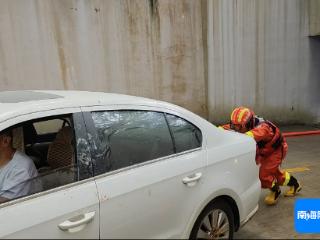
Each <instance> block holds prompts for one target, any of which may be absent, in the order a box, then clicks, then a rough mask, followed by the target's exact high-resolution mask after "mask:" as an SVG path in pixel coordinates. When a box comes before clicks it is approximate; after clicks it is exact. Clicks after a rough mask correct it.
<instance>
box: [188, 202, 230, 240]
mask: <svg viewBox="0 0 320 240" xmlns="http://www.w3.org/2000/svg"><path fill="white" fill-rule="evenodd" d="M234 229H235V226H234V214H233V212H232V209H231V207H230V206H229V204H228V203H227V202H225V201H223V200H217V201H213V202H211V203H210V204H209V205H207V206H206V207H205V209H204V210H203V211H202V212H201V214H200V215H199V217H198V218H197V220H196V222H195V224H194V226H193V228H192V231H191V234H190V239H232V238H233V234H234Z"/></svg>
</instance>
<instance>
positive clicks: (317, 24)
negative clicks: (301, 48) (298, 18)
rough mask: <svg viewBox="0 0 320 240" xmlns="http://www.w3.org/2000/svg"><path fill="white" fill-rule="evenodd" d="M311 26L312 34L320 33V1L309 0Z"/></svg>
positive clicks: (310, 32) (317, 34)
mask: <svg viewBox="0 0 320 240" xmlns="http://www.w3.org/2000/svg"><path fill="white" fill-rule="evenodd" d="M309 26H310V31H309V34H310V36H319V35H320V1H319V0H309Z"/></svg>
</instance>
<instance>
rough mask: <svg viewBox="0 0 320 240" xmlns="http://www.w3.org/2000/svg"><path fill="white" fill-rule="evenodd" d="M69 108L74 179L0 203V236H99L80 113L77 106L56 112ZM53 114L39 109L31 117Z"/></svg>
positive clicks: (92, 182) (94, 198) (95, 192)
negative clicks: (75, 165)
mask: <svg viewBox="0 0 320 240" xmlns="http://www.w3.org/2000/svg"><path fill="white" fill-rule="evenodd" d="M70 111H73V112H75V113H73V115H72V116H73V122H74V126H75V127H74V132H75V140H76V150H77V151H76V153H77V165H78V168H77V170H78V173H79V175H78V178H77V180H75V182H73V183H71V184H67V185H64V186H60V187H57V188H53V189H50V190H44V191H40V192H38V193H35V194H32V195H29V196H26V197H23V198H19V199H16V200H12V201H9V202H6V203H2V204H0V238H42V239H45V238H55V239H58V238H75V239H79V238H96V239H97V238H99V199H98V194H97V188H96V184H95V181H94V179H93V177H92V171H90V165H91V164H90V163H91V158H90V152H89V149H88V144H87V140H86V136H87V135H86V132H85V128H84V125H83V118H82V113H80V109H68V110H61V109H60V110H59V114H62V113H63V114H65V113H70ZM54 114H55V113H54V112H47V113H44V112H41V113H39V116H38V115H37V113H33V114H32V116H30V119H31V118H32V119H35V118H37V116H38V117H40V116H41V117H45V116H48V115H54ZM70 114H72V113H70ZM23 120H24V121H25V120H28V116H26V115H25V116H23ZM14 121H15V122H14V124H17V123H19V119H15V120H14ZM21 121H22V120H21ZM12 124H13V123H12ZM88 163H89V164H88ZM90 175H91V176H90ZM42 177H43V176H41V175H39V177H38V178H39V179H42ZM39 179H38V180H39Z"/></svg>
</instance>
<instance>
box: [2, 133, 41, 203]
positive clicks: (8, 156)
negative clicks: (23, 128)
mask: <svg viewBox="0 0 320 240" xmlns="http://www.w3.org/2000/svg"><path fill="white" fill-rule="evenodd" d="M12 139H13V136H12V130H11V129H9V130H4V131H2V132H0V203H3V202H6V201H9V200H11V199H15V198H19V197H22V196H26V195H28V194H30V193H31V192H32V191H33V189H32V186H33V184H32V181H30V180H31V179H32V178H35V177H37V176H38V172H37V169H36V167H35V165H34V163H33V161H32V159H31V158H30V157H28V156H27V155H25V154H24V153H22V152H20V151H18V150H16V149H14V148H13V146H12Z"/></svg>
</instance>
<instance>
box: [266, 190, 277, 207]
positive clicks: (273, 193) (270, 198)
mask: <svg viewBox="0 0 320 240" xmlns="http://www.w3.org/2000/svg"><path fill="white" fill-rule="evenodd" d="M280 194H281V191H280V189H279V187H273V188H271V189H270V193H269V194H268V195H267V196H266V198H265V199H264V203H265V204H267V205H275V204H276V203H277V202H278V199H279V196H280Z"/></svg>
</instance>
